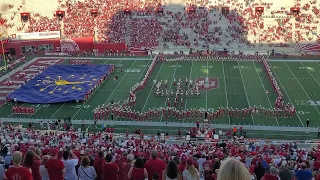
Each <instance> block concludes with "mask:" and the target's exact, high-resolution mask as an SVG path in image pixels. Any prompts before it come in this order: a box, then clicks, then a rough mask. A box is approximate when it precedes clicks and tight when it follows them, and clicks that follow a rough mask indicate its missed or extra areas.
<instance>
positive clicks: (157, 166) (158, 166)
mask: <svg viewBox="0 0 320 180" xmlns="http://www.w3.org/2000/svg"><path fill="white" fill-rule="evenodd" d="M144 167H145V168H146V169H147V171H148V179H149V180H151V179H152V175H153V174H154V173H158V174H159V175H160V178H159V179H162V173H163V171H164V170H165V169H166V164H165V163H164V162H163V161H162V160H160V159H150V160H148V161H147V162H146V163H145V164H144Z"/></svg>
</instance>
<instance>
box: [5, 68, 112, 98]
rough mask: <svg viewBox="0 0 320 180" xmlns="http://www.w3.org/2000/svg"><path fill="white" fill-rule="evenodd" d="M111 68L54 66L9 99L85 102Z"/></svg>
mask: <svg viewBox="0 0 320 180" xmlns="http://www.w3.org/2000/svg"><path fill="white" fill-rule="evenodd" d="M109 68H111V65H72V66H71V65H53V66H50V67H49V68H48V69H46V70H45V71H43V72H42V73H41V74H39V75H38V76H36V77H35V78H33V79H32V80H30V81H29V82H27V83H26V84H25V85H23V86H22V87H21V88H20V89H17V90H15V91H14V92H12V93H11V94H9V97H10V98H11V99H13V98H17V101H19V102H25V103H38V104H42V103H46V104H49V103H61V102H69V101H76V100H79V101H81V100H84V98H85V96H86V94H87V92H88V91H89V90H90V89H92V88H93V87H94V86H95V85H96V84H97V83H98V82H99V80H100V79H101V78H102V77H103V76H104V75H106V74H107V72H108V70H109Z"/></svg>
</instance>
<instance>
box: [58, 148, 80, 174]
mask: <svg viewBox="0 0 320 180" xmlns="http://www.w3.org/2000/svg"><path fill="white" fill-rule="evenodd" d="M62 157H63V161H62V162H63V164H64V167H65V169H66V173H65V174H64V179H65V180H74V179H78V177H77V173H76V168H75V167H76V165H78V163H79V159H78V157H77V156H76V155H75V154H74V153H73V152H72V150H66V151H64V152H63V155H62Z"/></svg>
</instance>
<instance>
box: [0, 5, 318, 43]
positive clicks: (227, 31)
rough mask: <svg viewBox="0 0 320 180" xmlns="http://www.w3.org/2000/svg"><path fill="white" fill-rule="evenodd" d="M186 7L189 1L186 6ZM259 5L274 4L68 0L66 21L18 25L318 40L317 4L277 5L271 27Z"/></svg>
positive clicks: (109, 34)
mask: <svg viewBox="0 0 320 180" xmlns="http://www.w3.org/2000/svg"><path fill="white" fill-rule="evenodd" d="M161 5H162V6H161ZM188 6H191V5H186V7H188ZM223 6H230V7H231V8H230V11H229V12H228V13H227V14H223V13H222V12H221V7H223ZM256 6H263V7H264V8H265V10H264V11H267V10H270V9H272V8H273V6H274V4H273V3H262V4H257V3H255V4H250V3H249V2H247V3H245V2H234V1H227V2H224V3H222V4H221V3H220V2H219V3H218V4H211V5H204V7H202V8H201V7H196V6H194V7H195V11H193V12H188V11H185V10H184V9H183V8H181V9H180V10H177V11H176V12H173V11H171V9H169V8H168V9H166V5H163V4H159V1H158V0H150V1H147V2H142V1H138V0H134V1H130V2H122V1H118V0H113V1H108V2H105V1H100V0H99V1H93V0H85V1H83V2H79V1H77V2H73V1H72V0H67V1H60V2H59V7H57V9H58V10H65V17H64V18H63V19H62V20H58V18H57V17H56V16H53V17H44V16H42V15H41V14H39V13H35V14H33V15H31V17H30V20H29V23H27V26H25V27H17V29H18V30H19V31H25V32H38V31H55V30H60V28H63V29H62V33H63V35H64V37H68V38H74V37H92V36H96V37H97V42H109V43H117V42H126V43H127V44H131V46H132V47H145V46H147V47H149V46H150V47H151V46H158V45H160V43H159V42H161V43H162V42H163V43H166V42H172V43H173V44H174V45H183V46H187V47H189V46H190V45H191V46H194V47H209V45H222V46H231V45H238V44H239V43H240V44H247V45H249V46H253V45H254V44H259V43H267V44H268V46H270V47H289V46H290V45H289V44H290V43H292V42H294V43H296V42H303V41H311V40H316V39H317V36H318V35H317V29H318V28H317V26H318V25H317V24H318V23H319V21H318V18H319V8H318V7H317V6H316V2H314V1H310V2H309V3H306V4H300V6H301V8H300V13H299V14H298V15H294V14H293V13H292V12H290V9H288V8H284V7H282V8H281V9H280V10H274V9H273V10H272V11H270V12H271V15H272V16H277V15H279V14H280V15H283V16H286V17H285V18H274V19H273V21H274V22H273V23H271V25H270V23H269V21H270V19H264V17H265V15H264V14H262V15H260V14H259V13H257V12H256V11H255V7H256ZM159 7H161V9H163V13H158V14H155V12H154V9H156V8H159ZM20 9H21V8H20ZM93 9H96V10H98V13H97V14H95V15H93V14H91V10H93ZM186 9H187V8H186ZM19 11H20V10H19ZM15 13H16V14H17V12H15ZM287 15H290V16H287ZM266 21H268V22H266ZM0 24H3V25H5V26H7V27H13V24H11V23H10V21H9V20H7V19H4V18H1V19H0ZM266 24H267V25H266ZM16 26H17V25H16Z"/></svg>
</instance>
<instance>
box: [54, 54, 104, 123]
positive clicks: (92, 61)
mask: <svg viewBox="0 0 320 180" xmlns="http://www.w3.org/2000/svg"><path fill="white" fill-rule="evenodd" d="M93 61H95V59H93V60H92V61H91V63H93ZM108 61H109V60H107V61H106V62H104V63H103V64H107V62H108ZM65 104H66V103H63V104H62V105H61V106H60V107H59V109H58V110H56V112H54V113H53V114H52V115H51V117H50V119H52V118H53V117H54V116H55V115H56V114H57V113H58V112H59V111H60V109H61V108H62V107H63V106H64V105H65ZM82 106H84V105H81V107H80V109H81V108H82Z"/></svg>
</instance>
